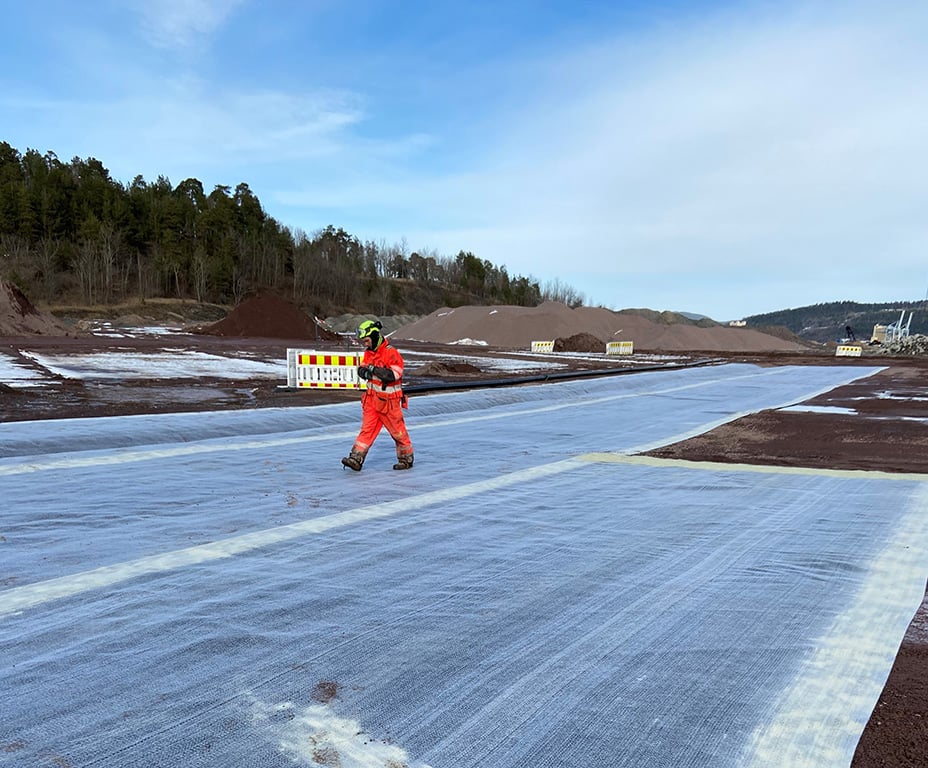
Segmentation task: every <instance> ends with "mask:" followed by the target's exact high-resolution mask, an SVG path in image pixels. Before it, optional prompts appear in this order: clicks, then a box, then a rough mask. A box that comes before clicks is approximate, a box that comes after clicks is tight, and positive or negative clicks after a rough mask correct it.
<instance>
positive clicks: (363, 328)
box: [358, 320, 383, 349]
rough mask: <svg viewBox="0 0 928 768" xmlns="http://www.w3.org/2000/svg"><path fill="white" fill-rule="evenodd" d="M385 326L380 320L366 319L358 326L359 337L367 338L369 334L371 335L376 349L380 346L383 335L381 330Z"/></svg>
mask: <svg viewBox="0 0 928 768" xmlns="http://www.w3.org/2000/svg"><path fill="white" fill-rule="evenodd" d="M381 328H383V323H381V322H380V321H379V320H365V321H364V322H363V323H361V325H359V326H358V338H359V339H366V338H367V337H368V336H370V337H371V342H372V346H373V348H374V349H376V348H377V347H379V346H380V341H381V338H382V337H381V335H380V330H381Z"/></svg>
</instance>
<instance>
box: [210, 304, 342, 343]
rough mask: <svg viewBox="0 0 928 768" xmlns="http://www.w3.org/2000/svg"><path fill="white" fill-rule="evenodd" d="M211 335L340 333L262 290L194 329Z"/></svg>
mask: <svg viewBox="0 0 928 768" xmlns="http://www.w3.org/2000/svg"><path fill="white" fill-rule="evenodd" d="M192 331H193V333H200V334H206V335H209V336H244V337H252V338H267V339H313V340H314V341H337V340H338V338H339V336H338V334H337V333H335V332H333V331H331V330H328V329H327V328H324V327H322V326H321V325H319V324H318V323H317V322H316V321H315V319H314V318H312V317H310V316H309V315H307V314H306V313H305V312H304V311H303V310H302V309H300V308H299V307H298V306H296V305H295V304H293V303H292V302H290V301H287V300H286V299H284V298H283V297H281V296H278V295H277V294H275V293H270V292H260V293H257V294H255V295H254V296H249V297H248V298H246V299H244V300H243V301H241V302H240V303H239V304H238V305H237V306H236V307H235V308H234V309H233V310H232V311H231V312H229V314H228V315H226V316H225V317H224V318H223V319H222V320H220V321H219V322H216V323H212V324H211V325H206V326H201V327H199V328H194V329H192Z"/></svg>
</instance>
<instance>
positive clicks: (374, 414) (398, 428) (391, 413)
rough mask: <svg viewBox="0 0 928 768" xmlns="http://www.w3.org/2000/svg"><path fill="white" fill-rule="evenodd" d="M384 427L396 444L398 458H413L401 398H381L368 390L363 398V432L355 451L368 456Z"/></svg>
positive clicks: (359, 435)
mask: <svg viewBox="0 0 928 768" xmlns="http://www.w3.org/2000/svg"><path fill="white" fill-rule="evenodd" d="M384 427H386V430H387V432H389V433H390V437H392V438H393V442H395V443H396V456H397V458H400V457H402V456H412V441H411V440H410V439H409V433H408V432H407V431H406V421H405V420H404V419H403V405H402V402H401V398H399V397H391V398H387V397H380V396H378V395H377V394H376V393H375V392H371V391H370V390H368V391H367V392H365V393H364V396H363V397H362V398H361V431H360V432H359V433H358V437H357V439H356V440H355V441H354V448H353V450H355V451H358V452H360V453H362V454H365V455H366V454H367V452H368V450H370V447H371V446H372V445H373V444H374V441H375V440H376V439H377V435H379V434H380V430H381V429H382V428H384Z"/></svg>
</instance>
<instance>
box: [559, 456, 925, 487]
mask: <svg viewBox="0 0 928 768" xmlns="http://www.w3.org/2000/svg"><path fill="white" fill-rule="evenodd" d="M577 460H578V461H587V462H590V463H591V464H598V463H599V464H634V465H638V466H645V467H683V468H685V469H703V470H709V471H711V472H760V473H764V474H770V475H817V476H824V477H855V478H862V479H863V478H866V479H871V480H907V481H909V482H913V483H924V482H928V474H924V473H921V472H883V471H881V470H869V469H819V468H815V467H777V466H771V465H767V464H725V463H723V462H719V461H689V460H687V459H661V458H658V457H656V456H628V455H626V454H623V453H597V452H593V453H584V454H581V455H579V456H577Z"/></svg>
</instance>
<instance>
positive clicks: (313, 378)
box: [287, 349, 367, 389]
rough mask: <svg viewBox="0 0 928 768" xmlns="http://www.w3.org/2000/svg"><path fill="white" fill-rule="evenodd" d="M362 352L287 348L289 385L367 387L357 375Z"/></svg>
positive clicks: (313, 387)
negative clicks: (342, 352) (347, 352)
mask: <svg viewBox="0 0 928 768" xmlns="http://www.w3.org/2000/svg"><path fill="white" fill-rule="evenodd" d="M361 357H362V356H361V355H360V354H344V355H339V354H334V355H333V354H332V353H331V352H317V351H315V350H313V349H288V350H287V386H288V387H298V388H300V387H306V388H309V389H367V382H366V381H364V380H363V379H359V378H358V366H359V365H360V364H361Z"/></svg>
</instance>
